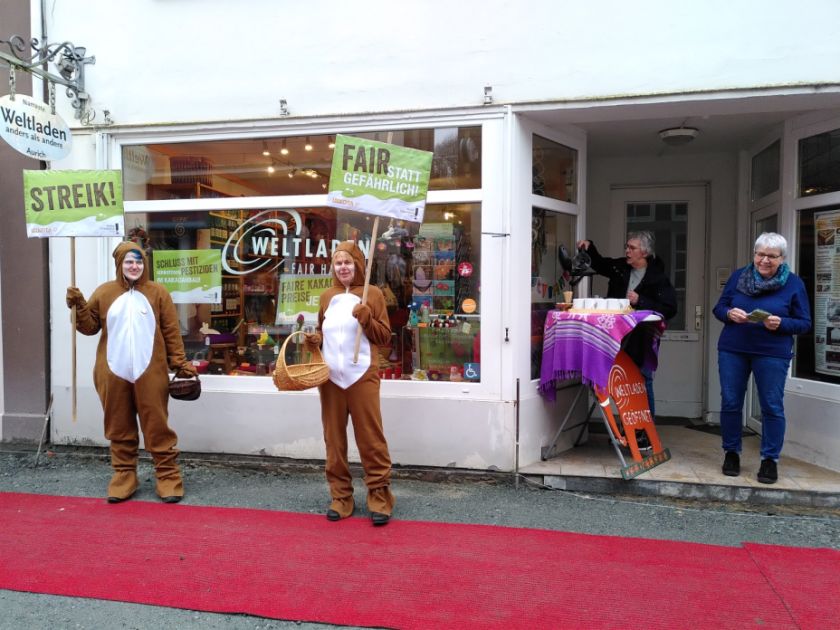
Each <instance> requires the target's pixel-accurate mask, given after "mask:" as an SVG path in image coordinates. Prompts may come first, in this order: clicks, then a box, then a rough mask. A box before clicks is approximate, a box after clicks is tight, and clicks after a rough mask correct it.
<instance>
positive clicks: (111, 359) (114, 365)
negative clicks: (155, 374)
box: [107, 289, 156, 383]
mask: <svg viewBox="0 0 840 630" xmlns="http://www.w3.org/2000/svg"><path fill="white" fill-rule="evenodd" d="M107 325H108V348H107V357H108V367H109V368H110V369H111V371H112V372H113V373H114V374H116V375H117V376H119V377H120V378H122V379H125V380H127V381H128V382H129V383H134V382H135V381H136V380H137V379H138V378H140V377H141V376H142V375H143V372H145V371H146V368H148V367H149V363H150V362H151V360H152V351H153V350H154V345H155V328H156V322H155V314H154V312H153V311H152V305H151V304H149V300H147V299H146V296H145V295H143V294H142V293H140V292H139V291H135V290H134V289H131V290H129V291H127V292H126V293H123V294H122V295H121V296H120V297H118V298H117V299H116V300H114V303H113V304H111V308H109V309H108V318H107Z"/></svg>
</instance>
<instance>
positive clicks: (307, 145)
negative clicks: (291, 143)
mask: <svg viewBox="0 0 840 630" xmlns="http://www.w3.org/2000/svg"><path fill="white" fill-rule="evenodd" d="M303 148H304V149H306V150H307V151H311V150H312V143H311V142H309V136H306V144H304V145H303Z"/></svg>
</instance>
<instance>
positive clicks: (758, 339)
mask: <svg viewBox="0 0 840 630" xmlns="http://www.w3.org/2000/svg"><path fill="white" fill-rule="evenodd" d="M753 252H754V256H753V262H752V263H751V264H750V265H748V266H746V267H743V268H742V269H738V270H737V271H735V273H733V274H732V275H731V276H730V278H729V280H728V281H727V283H726V286H725V287H724V289H723V293H722V294H721V296H720V299H719V300H718V303H717V304H716V305H715V308H714V313H715V317H717V318H718V319H719V320H720V321H722V322H723V323H724V327H723V332H721V334H720V339H719V340H718V370H719V373H720V395H721V408H720V427H721V438H722V443H723V444H722V445H723V450H724V453H725V455H724V459H723V468H722V470H723V474H724V475H727V476H729V477H737V476H738V475H740V474H741V458H740V452H741V426H742V422H743V417H742V409H743V406H744V397H745V396H746V393H747V383H748V382H749V377H750V373H752V374H753V375H754V376H755V383H756V388H757V389H758V399H759V402H760V403H761V426H762V429H761V466H760V467H759V470H758V480H759V481H760V482H761V483H776V480H777V479H778V471H777V462H778V461H779V455H780V454H781V452H782V444H783V443H784V440H785V409H784V402H783V398H784V393H785V379H786V378H787V373H788V367H789V366H790V359H791V356H792V355H793V336H794V335H797V334H801V333H805V332H807V331H808V330H810V328H811V310H810V307H809V304H808V295H807V293H806V292H805V285H804V283H803V282H802V280H801V279H800V278H799V276H797V275H796V274H794V273H791V271H790V269H789V268H788V265H787V263H786V262H785V255H786V254H787V241H786V240H785V238H784V237H783V236H782V235H781V234H776V233H773V232H765V233H764V234H762V235H761V236H759V237H758V238H757V239H756V241H755V247H754V248H753Z"/></svg>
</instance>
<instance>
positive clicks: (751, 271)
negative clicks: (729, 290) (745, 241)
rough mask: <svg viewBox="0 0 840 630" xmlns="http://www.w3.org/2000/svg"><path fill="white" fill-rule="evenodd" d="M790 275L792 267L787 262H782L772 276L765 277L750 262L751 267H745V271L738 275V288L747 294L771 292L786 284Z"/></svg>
mask: <svg viewBox="0 0 840 630" xmlns="http://www.w3.org/2000/svg"><path fill="white" fill-rule="evenodd" d="M789 275H790V267H788V265H787V263H782V264H781V265H779V268H778V269H777V270H776V274H775V275H774V276H773V277H772V278H764V277H763V276H762V275H761V274H760V273H758V269H756V268H755V265H754V264H752V263H750V265H749V267H745V268H744V271H742V272H741V275H740V276H739V277H738V287H737V288H738V290H739V291H740V292H741V293H743V294H745V295H761V294H762V293H770V292H771V291H777V290H778V289H781V288H782V287H783V286H785V283H786V282H787V279H788V276H789Z"/></svg>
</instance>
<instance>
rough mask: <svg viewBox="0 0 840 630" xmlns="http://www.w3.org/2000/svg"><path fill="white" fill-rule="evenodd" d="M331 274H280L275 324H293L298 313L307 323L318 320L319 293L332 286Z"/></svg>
mask: <svg viewBox="0 0 840 630" xmlns="http://www.w3.org/2000/svg"><path fill="white" fill-rule="evenodd" d="M332 283H333V279H332V275H325V276H321V275H298V274H287V273H284V274H280V286H279V287H278V289H277V317H276V319H275V322H274V323H275V324H277V325H280V324H294V323H296V322H297V319H298V317H299V316H300V315H303V319H304V320H305V321H306V322H308V323H315V322H317V321H318V302H319V300H320V298H321V294H322V293H323V292H324V291H326V290H327V289H328V288H330V287H331V286H332Z"/></svg>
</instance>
